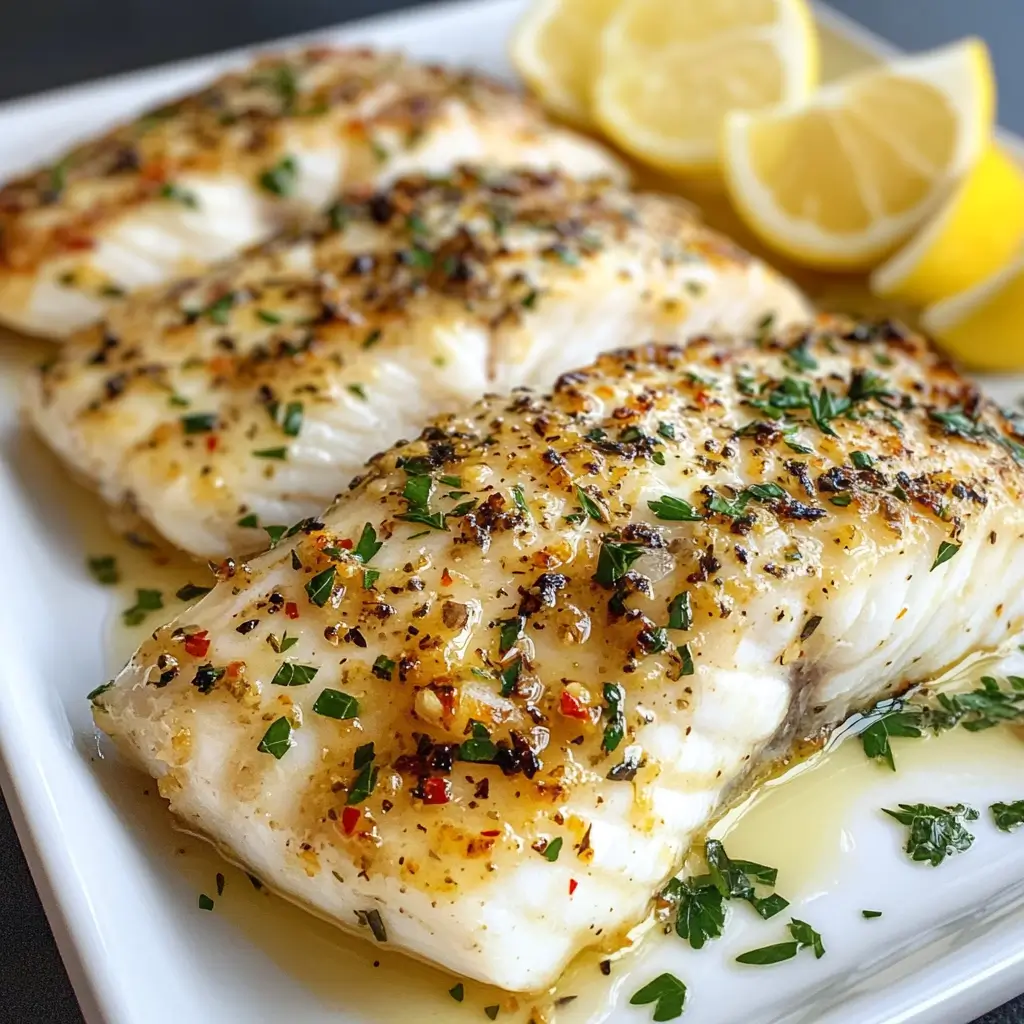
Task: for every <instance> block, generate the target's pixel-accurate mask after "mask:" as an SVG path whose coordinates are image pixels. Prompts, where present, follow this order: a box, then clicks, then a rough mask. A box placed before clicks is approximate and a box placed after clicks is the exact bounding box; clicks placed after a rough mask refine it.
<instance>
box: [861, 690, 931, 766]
mask: <svg viewBox="0 0 1024 1024" xmlns="http://www.w3.org/2000/svg"><path fill="white" fill-rule="evenodd" d="M889 704H890V706H893V704H896V706H897V707H901V705H899V704H898V702H889ZM921 717H922V716H921V713H920V712H919V711H917V710H913V711H903V710H891V711H888V712H885V713H883V714H882V715H881V717H879V718H877V719H876V720H875V721H874V722H872V723H871V725H869V726H868V727H867V728H866V729H865V730H864V731H863V732H862V733H861V734H860V742H861V744H862V745H863V747H864V753H865V754H867V756H868V757H872V758H877V759H879V760H881V761H884V762H885V763H886V764H887V765H888V766H889V767H890V768H891V769H892V770H893V771H896V762H895V760H894V759H893V756H892V747H891V746H890V745H889V737H890V736H912V737H920V736H921V735H922V732H921Z"/></svg>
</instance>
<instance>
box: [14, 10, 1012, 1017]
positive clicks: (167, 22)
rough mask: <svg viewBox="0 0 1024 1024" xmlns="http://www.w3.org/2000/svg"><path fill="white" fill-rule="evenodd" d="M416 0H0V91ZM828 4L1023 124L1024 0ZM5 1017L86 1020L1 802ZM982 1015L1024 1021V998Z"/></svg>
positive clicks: (18, 91)
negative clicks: (952, 62)
mask: <svg viewBox="0 0 1024 1024" xmlns="http://www.w3.org/2000/svg"><path fill="white" fill-rule="evenodd" d="M422 3H424V0H277V2H276V3H274V2H272V3H268V2H266V0H254V2H246V0H173V2H171V3H162V2H159V0H0V100H4V99H9V98H12V97H15V96H22V95H28V94H29V93H33V92H38V91H39V90H42V89H51V88H54V87H56V86H61V85H68V84H71V83H75V82H81V81H84V80H86V79H90V78H99V77H102V76H104V75H109V74H113V73H116V72H120V71H128V70H133V69H136V68H143V67H148V66H151V65H153V64H160V63H164V62H166V61H171V60H178V59H181V58H185V57H193V56H197V55H199V54H203V53H212V52H215V51H217V50H222V49H227V48H230V47H234V46H239V45H243V44H246V43H252V42H261V41H264V40H268V39H273V38H275V37H277V36H282V35H288V34H291V33H295V32H304V31H308V30H311V29H315V28H320V27H323V26H327V25H332V24H337V23H339V22H342V21H350V20H353V19H355V18H359V17H365V16H367V15H370V14H376V13H380V12H382V11H387V10H393V9H396V8H400V7H412V6H414V5H416V4H422ZM832 6H833V7H836V8H838V9H839V10H841V11H843V12H844V13H846V14H849V15H850V16H851V17H854V18H856V19H857V20H858V21H860V22H861V23H862V24H864V25H867V26H868V27H870V28H872V29H874V30H875V31H877V32H879V33H880V34H881V35H884V36H886V37H887V38H889V39H891V40H892V41H893V42H895V43H897V44H899V45H900V46H902V47H905V48H907V49H923V48H926V47H928V46H934V45H937V44H939V43H942V42H946V41H948V40H950V39H954V38H956V37H958V36H962V35H965V34H967V33H974V34H977V35H980V36H983V37H984V38H985V39H986V41H987V42H988V44H989V46H990V48H991V50H992V52H993V56H994V58H995V63H996V70H997V73H998V76H999V89H1000V120H1001V121H1002V123H1003V124H1004V125H1006V126H1007V127H1010V128H1012V129H1014V130H1015V131H1018V132H1021V133H1024V59H1022V57H1021V52H1022V50H1024V0H832ZM0 145H3V140H2V139H0ZM0 1021H2V1022H4V1024H8V1022H9V1024H81V1022H82V1017H81V1014H80V1013H79V1011H78V1007H77V1004H76V1002H75V998H74V994H73V992H72V990H71V985H70V983H69V982H68V979H67V975H66V974H65V972H64V968H63V966H62V964H61V961H60V957H59V956H58V954H57V948H56V946H55V945H54V942H53V938H52V936H51V934H50V930H49V928H48V927H47V924H46V918H45V916H44V914H43V910H42V907H41V906H40V904H39V900H38V897H37V896H36V893H35V889H34V888H33V886H32V881H31V878H30V876H29V873H28V868H27V867H26V865H25V860H24V858H23V857H22V854H21V850H20V848H19V846H18V841H17V837H16V835H15V832H14V828H13V826H12V824H11V820H10V817H9V816H8V814H7V810H6V807H4V806H3V801H2V799H0ZM139 1024H145V1022H139ZM190 1024H214V1022H201V1021H197V1022H190ZM295 1024H301V1022H295ZM410 1024H413V1022H410ZM864 1024H871V1022H868V1021H865V1022H864ZM978 1024H1024V998H1022V999H1020V1000H1017V1001H1015V1002H1014V1003H1012V1004H1009V1005H1008V1006H1006V1007H1004V1008H1003V1009H1002V1010H998V1011H996V1012H994V1013H991V1014H989V1015H987V1016H985V1017H984V1018H982V1020H981V1021H979V1022H978Z"/></svg>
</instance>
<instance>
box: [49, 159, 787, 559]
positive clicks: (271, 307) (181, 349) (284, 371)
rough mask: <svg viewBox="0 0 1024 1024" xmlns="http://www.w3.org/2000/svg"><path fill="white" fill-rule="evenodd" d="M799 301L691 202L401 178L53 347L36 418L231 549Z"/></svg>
mask: <svg viewBox="0 0 1024 1024" xmlns="http://www.w3.org/2000/svg"><path fill="white" fill-rule="evenodd" d="M806 311H807V307H806V305H805V303H804V300H803V299H802V297H801V296H800V293H799V292H798V291H797V290H796V289H795V288H794V287H793V286H792V285H791V284H790V283H789V282H787V281H786V280H785V279H784V278H782V277H780V276H779V275H777V274H776V273H774V272H773V271H771V270H770V269H769V268H768V267H766V266H765V265H764V264H763V263H761V262H760V261H757V260H754V259H752V258H751V257H750V256H748V255H747V254H746V253H744V252H742V251H741V250H739V249H737V248H736V247H735V246H734V245H733V244H732V243H731V242H729V241H727V240H725V239H723V238H722V237H721V236H718V235H716V234H714V233H713V232H711V231H709V230H708V229H707V228H705V227H704V226H702V225H701V224H700V223H699V222H698V221H697V220H696V219H695V218H694V216H693V215H692V213H691V212H690V209H689V207H687V206H686V205H685V204H683V203H682V202H680V201H679V200H676V199H672V198H668V197H660V196H655V195H634V194H632V193H629V192H627V191H624V190H622V189H619V188H617V187H614V186H611V185H609V184H607V183H600V182H580V181H579V180H578V179H574V178H570V177H567V176H562V175H553V174H545V175H539V174H529V173H521V172H505V173H502V174H498V175H491V176H489V177H481V175H480V174H479V173H476V172H472V171H461V172H458V173H456V174H455V175H453V176H452V177H449V178H445V179H440V180H439V179H429V180H428V179H425V178H422V177H411V178H406V179H403V180H402V181H400V182H398V183H396V184H395V185H394V186H393V187H391V188H390V189H388V190H385V191H383V192H380V193H377V194H375V195H373V196H371V197H370V198H368V199H364V200H363V201H352V202H349V203H346V204H344V205H342V206H338V207H336V208H335V209H334V210H333V211H332V213H331V214H330V215H329V216H328V217H326V218H325V219H324V221H323V223H322V224H321V225H320V228H319V229H318V230H316V231H313V232H310V233H306V234H300V235H298V236H292V237H288V238H284V239H279V240H277V241H274V242H272V243H270V244H269V245H268V246H266V247H265V248H263V249H262V250H259V251H258V252H255V253H250V254H248V255H247V256H246V257H244V258H242V259H240V260H239V261H237V262H235V263H233V264H231V265H230V266H228V267H227V268H224V269H219V270H216V271H213V272H211V273H209V274H207V275H206V276H204V277H200V278H198V279H196V280H193V281H187V282H182V283H179V284H175V285H172V286H169V287H168V288H165V289H164V290H162V291H159V292H157V293H151V294H146V295H140V296H137V297H134V298H132V299H129V300H127V301H126V302H124V303H122V304H121V305H120V306H119V307H118V308H116V309H114V310H112V311H111V313H110V316H109V318H108V320H107V321H106V323H104V324H102V325H98V326H96V327H93V328H91V329H89V330H87V331H86V332H84V333H82V334H80V335H77V336H76V337H75V338H74V339H72V340H71V341H70V342H69V343H68V344H66V345H65V346H63V347H62V349H61V351H60V352H59V353H58V354H57V355H56V357H55V359H54V360H53V361H52V362H51V363H50V364H49V365H48V367H47V368H46V369H44V371H43V372H42V374H41V376H40V377H39V379H38V380H37V382H36V385H35V388H34V390H33V392H32V394H31V396H30V401H29V408H30V412H31V414H32V416H33V418H34V420H35V422H36V424H37V426H38V427H39V429H40V431H41V433H42V434H43V436H44V437H45V438H46V439H47V441H48V442H49V443H50V444H51V445H52V446H53V447H54V448H55V449H56V450H57V451H58V452H60V453H61V454H62V455H63V456H64V457H65V458H66V459H67V460H68V461H69V462H70V463H71V464H72V465H73V466H75V467H76V468H77V469H78V470H79V471H80V472H81V473H82V474H84V475H85V476H86V477H87V478H89V479H91V480H92V481H94V482H95V483H96V484H97V485H98V486H99V487H100V489H101V490H102V492H103V494H104V495H105V496H106V498H107V500H108V501H110V502H112V503H115V504H118V503H125V504H127V505H128V506H129V507H130V508H132V509H135V510H137V511H138V512H139V513H141V515H142V516H143V517H145V518H146V519H148V520H149V521H150V522H151V523H153V524H154V525H155V526H156V528H157V529H158V530H159V531H160V532H162V533H163V534H164V535H165V536H166V537H167V538H169V539H170V540H171V541H172V542H173V543H174V544H176V545H178V546H179V547H181V548H184V549H185V550H186V551H190V552H192V553H193V554H196V555H202V556H209V557H223V556H224V555H227V554H237V553H245V552H248V551H253V550H257V549H259V550H262V548H264V547H266V541H267V534H266V533H265V532H264V529H263V528H264V527H269V528H271V530H272V531H273V530H274V529H275V528H277V527H281V526H282V525H287V524H289V523H292V522H295V521H296V520H297V519H300V518H302V517H304V516H310V515H316V514H317V513H319V512H321V511H322V510H323V509H324V507H325V506H326V505H327V504H328V503H329V502H330V501H331V499H332V498H333V497H334V495H335V494H337V492H338V491H339V490H341V488H342V487H344V485H345V484H346V483H347V482H348V480H349V479H350V478H351V477H352V476H353V475H354V474H355V473H356V472H358V471H359V469H360V467H361V466H362V465H363V463H364V462H365V461H366V459H367V458H369V456H370V455H372V454H373V453H374V452H377V451H380V450H381V449H382V448H384V447H385V446H386V445H388V444H392V443H393V442H395V441H396V440H398V439H399V438H401V437H414V436H416V435H417V434H418V433H419V431H420V429H421V428H422V425H423V423H424V422H425V421H426V420H427V418H429V417H430V416H433V415H437V414H438V413H441V412H448V411H455V410H458V409H460V408H465V407H466V406H467V405H468V404H469V403H470V402H472V401H475V400H476V399H477V398H479V397H480V396H481V395H482V394H483V393H484V392H486V391H488V390H500V391H505V390H507V389H509V388H511V387H513V386H515V385H519V384H534V385H541V386H549V385H550V382H551V381H553V380H554V379H555V377H556V376H557V375H558V373H560V372H561V371H563V370H566V369H569V368H571V367H573V366H581V365H583V364H585V363H587V362H589V361H591V360H592V359H593V358H594V357H595V356H596V355H597V354H598V353H600V352H602V351H604V350H607V349H610V348H615V347H618V346H619V345H621V344H622V343H623V342H630V343H641V342H646V341H648V340H650V339H651V338H656V339H658V340H663V341H676V340H681V339H684V338H686V337H688V336H689V335H690V334H691V333H693V332H700V331H706V330H710V329H723V330H738V331H745V330H748V329H749V328H751V327H752V326H753V325H754V324H756V323H758V322H759V321H761V320H763V319H764V318H765V317H766V316H767V317H769V318H770V317H771V316H775V317H776V318H778V319H779V320H780V321H791V320H794V319H798V318H802V317H803V316H804V315H806Z"/></svg>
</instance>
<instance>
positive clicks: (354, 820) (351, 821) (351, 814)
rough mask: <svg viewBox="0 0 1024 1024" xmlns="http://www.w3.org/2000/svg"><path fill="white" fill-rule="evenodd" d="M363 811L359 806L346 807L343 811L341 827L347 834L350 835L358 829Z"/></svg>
mask: <svg viewBox="0 0 1024 1024" xmlns="http://www.w3.org/2000/svg"><path fill="white" fill-rule="evenodd" d="M362 816H363V812H362V811H361V810H360V809H359V808H358V807H346V808H345V810H343V811H342V812H341V828H342V831H343V832H344V833H345V835H347V836H350V835H352V833H353V832H355V830H356V825H358V824H359V821H360V819H361V818H362Z"/></svg>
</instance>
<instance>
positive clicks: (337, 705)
mask: <svg viewBox="0 0 1024 1024" xmlns="http://www.w3.org/2000/svg"><path fill="white" fill-rule="evenodd" d="M313 714H315V715H321V716H322V717H324V718H336V719H338V720H339V721H343V720H345V719H349V718H357V717H358V716H359V701H358V700H356V698H355V697H353V696H351V695H350V694H347V693H343V692H342V691H341V690H332V689H329V688H328V689H326V690H321V691H320V696H319V697H317V699H316V702H315V703H314V704H313Z"/></svg>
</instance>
